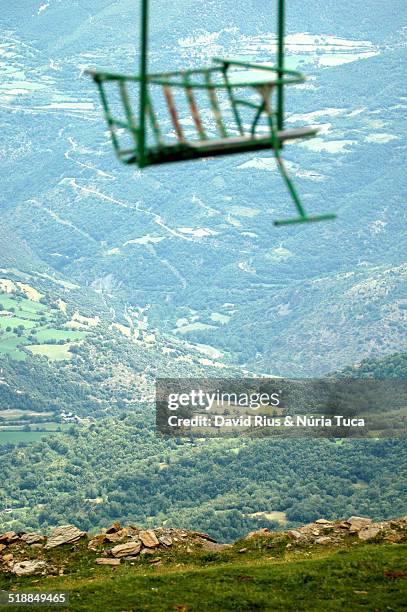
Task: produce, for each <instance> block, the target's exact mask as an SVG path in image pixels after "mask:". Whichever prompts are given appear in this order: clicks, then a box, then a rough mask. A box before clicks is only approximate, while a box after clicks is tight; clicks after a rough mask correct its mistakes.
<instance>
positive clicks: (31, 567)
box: [11, 560, 47, 576]
mask: <svg viewBox="0 0 407 612" xmlns="http://www.w3.org/2000/svg"><path fill="white" fill-rule="evenodd" d="M46 568H47V564H46V562H45V561H40V560H38V561H35V560H34V561H21V562H20V563H14V565H13V569H12V570H11V571H12V572H13V574H16V576H31V575H32V574H42V573H45V570H46Z"/></svg>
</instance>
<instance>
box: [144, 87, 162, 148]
mask: <svg viewBox="0 0 407 612" xmlns="http://www.w3.org/2000/svg"><path fill="white" fill-rule="evenodd" d="M147 113H148V116H149V117H150V124H151V128H152V130H153V134H154V138H155V141H156V143H157V145H158V146H159V147H162V146H164V142H163V140H162V138H161V130H160V124H159V123H158V120H157V117H156V114H155V112H154V109H153V105H152V102H151V98H150V96H149V94H148V92H147Z"/></svg>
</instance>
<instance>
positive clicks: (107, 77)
mask: <svg viewBox="0 0 407 612" xmlns="http://www.w3.org/2000/svg"><path fill="white" fill-rule="evenodd" d="M232 64H233V62H232ZM253 67H254V68H257V69H258V70H259V71H260V70H268V69H267V68H263V67H262V66H256V65H253ZM207 70H211V71H212V72H221V73H223V70H222V69H218V68H214V69H210V68H208V69H207ZM204 71H205V70H204V69H202V70H195V71H193V70H191V71H189V74H204ZM87 72H88V73H89V74H91V75H92V77H93V78H94V79H96V78H98V79H100V80H102V81H120V80H121V81H134V82H136V83H140V82H141V79H140V77H139V76H135V75H125V74H116V73H111V72H93V71H87ZM284 72H287V73H288V74H290V73H291V72H293V73H294V74H293V76H288V77H286V78H282V79H279V78H276V79H273V80H269V79H264V78H263V79H259V80H258V81H253V80H252V81H239V82H236V83H229V85H227V84H226V83H214V84H213V86H214V87H216V89H227V88H228V87H231V86H233V87H256V86H258V87H260V86H261V85H264V84H270V85H297V84H300V83H304V82H305V80H306V78H305V76H304V75H302V74H301V73H295V71H284ZM182 74H183V73H182V72H168V73H165V74H149V75H147V83H148V84H153V85H168V86H170V87H184V83H183V81H182V80H179V81H175V80H171V77H181V76H182ZM191 88H192V89H207V85H206V83H191Z"/></svg>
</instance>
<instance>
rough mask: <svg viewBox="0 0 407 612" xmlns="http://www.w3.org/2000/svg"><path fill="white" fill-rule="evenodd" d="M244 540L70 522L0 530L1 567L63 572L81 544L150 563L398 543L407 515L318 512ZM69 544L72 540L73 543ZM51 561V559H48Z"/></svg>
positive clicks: (119, 559)
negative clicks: (310, 519) (42, 530)
mask: <svg viewBox="0 0 407 612" xmlns="http://www.w3.org/2000/svg"><path fill="white" fill-rule="evenodd" d="M244 540H246V542H245V543H244V546H243V547H242V542H241V541H240V542H237V543H236V545H234V544H222V543H218V542H216V540H214V538H212V537H211V536H209V535H208V534H206V533H201V532H198V531H188V530H184V529H173V528H167V527H157V528H154V529H144V530H143V529H139V528H138V527H136V526H134V525H128V526H126V527H122V526H121V525H120V524H119V523H118V522H115V523H113V524H112V525H110V527H108V528H107V529H102V530H101V532H100V533H98V534H93V535H89V534H86V533H85V532H84V531H81V530H80V529H78V528H77V527H75V526H74V525H61V526H59V527H56V528H55V529H54V530H53V531H52V533H51V535H50V536H49V537H48V538H47V537H46V536H44V535H42V534H39V533H35V532H30V533H21V532H15V531H8V532H6V533H3V534H0V572H8V573H14V574H15V575H16V576H28V575H31V574H43V573H46V574H61V573H64V570H65V566H66V565H69V563H70V559H71V554H72V555H73V556H74V557H75V555H77V554H78V551H80V550H81V546H82V548H83V550H84V551H86V559H87V561H86V562H88V563H93V564H96V565H106V566H111V567H112V568H115V567H116V566H118V565H120V564H121V563H126V562H130V563H134V562H135V561H137V562H143V561H142V560H144V562H145V563H149V564H152V565H156V564H161V563H164V562H165V561H166V559H167V560H168V559H171V558H173V557H174V555H175V556H176V555H177V554H178V553H181V554H182V556H184V555H185V554H187V555H188V554H200V553H202V554H204V553H216V554H217V553H219V554H223V553H225V552H226V551H231V554H233V553H237V554H243V553H249V552H250V550H252V549H256V550H258V549H259V548H264V547H265V548H275V547H277V548H278V549H279V550H285V549H287V553H291V552H292V551H297V550H304V549H305V550H309V549H310V547H313V546H315V547H330V546H331V547H335V546H344V547H346V546H349V545H350V544H351V545H354V544H358V543H359V544H364V543H365V542H367V543H369V544H370V543H373V544H375V543H376V542H377V543H380V542H391V543H394V544H397V543H399V542H407V516H406V517H403V518H400V519H393V520H390V521H382V522H374V521H373V520H372V519H371V518H368V517H360V516H351V517H350V518H348V519H346V520H336V521H332V520H328V519H325V518H319V519H318V520H316V521H315V522H314V523H309V524H308V525H302V526H301V527H298V528H296V529H291V530H289V531H280V532H279V531H269V529H267V528H262V529H258V530H257V531H252V532H250V533H249V534H247V536H246V537H245V538H244ZM72 544H75V546H74V547H72ZM63 545H68V546H66V548H65V549H64V552H62V554H60V553H58V555H53V553H52V551H53V549H55V548H57V547H59V546H63ZM34 557H35V558H34ZM74 557H73V558H74ZM226 558H228V557H227V556H225V559H226ZM270 558H273V557H270ZM139 559H140V561H139ZM51 562H52V564H53V565H50V563H51Z"/></svg>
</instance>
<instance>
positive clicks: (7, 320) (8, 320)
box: [0, 316, 35, 329]
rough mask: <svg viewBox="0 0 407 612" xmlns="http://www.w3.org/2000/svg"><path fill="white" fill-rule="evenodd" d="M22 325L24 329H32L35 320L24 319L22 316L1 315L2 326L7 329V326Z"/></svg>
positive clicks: (0, 325) (0, 322) (0, 323)
mask: <svg viewBox="0 0 407 612" xmlns="http://www.w3.org/2000/svg"><path fill="white" fill-rule="evenodd" d="M19 325H22V326H23V327H24V329H31V328H32V327H34V325H35V321H31V320H29V319H22V318H21V317H3V316H1V317H0V328H1V329H6V328H7V327H11V328H14V327H18V326H19Z"/></svg>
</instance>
